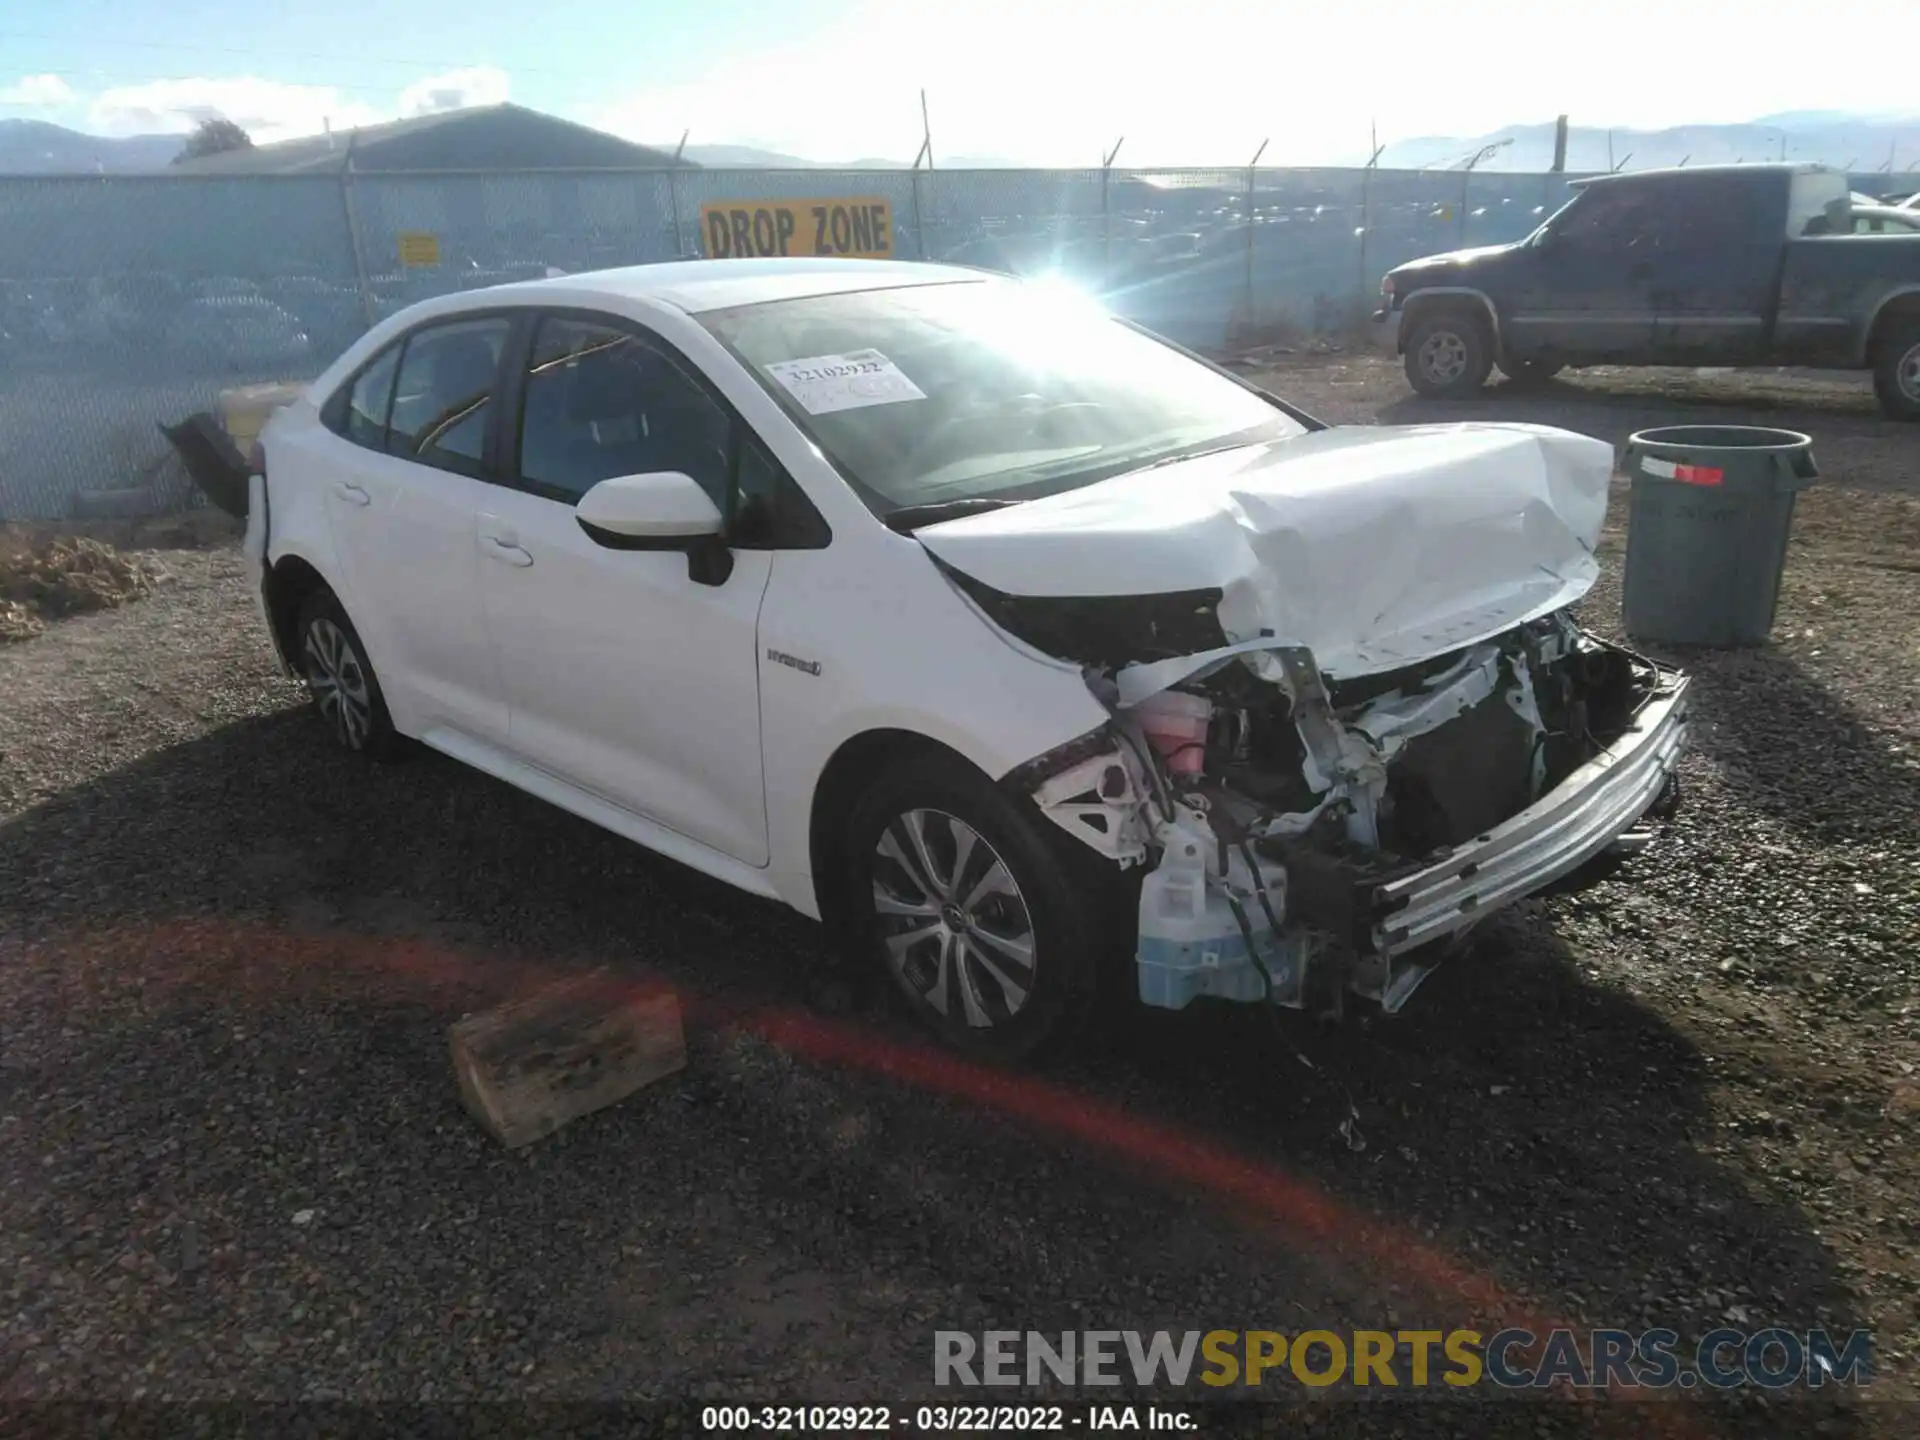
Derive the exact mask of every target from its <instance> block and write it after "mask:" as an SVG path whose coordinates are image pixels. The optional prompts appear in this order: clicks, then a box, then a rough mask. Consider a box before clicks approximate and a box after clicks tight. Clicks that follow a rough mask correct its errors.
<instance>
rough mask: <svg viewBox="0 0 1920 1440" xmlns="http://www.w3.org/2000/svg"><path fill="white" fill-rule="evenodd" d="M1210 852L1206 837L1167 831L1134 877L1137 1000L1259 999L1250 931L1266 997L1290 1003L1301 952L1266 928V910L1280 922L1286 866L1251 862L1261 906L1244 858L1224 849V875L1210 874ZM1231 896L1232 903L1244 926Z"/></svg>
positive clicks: (1174, 1004) (1170, 1005)
mask: <svg viewBox="0 0 1920 1440" xmlns="http://www.w3.org/2000/svg"><path fill="white" fill-rule="evenodd" d="M1213 851H1214V846H1213V845H1212V843H1211V842H1210V840H1209V839H1208V838H1207V837H1205V836H1203V835H1201V834H1199V833H1195V832H1192V831H1189V830H1187V829H1184V828H1178V829H1173V830H1171V831H1170V832H1169V834H1168V837H1167V843H1166V846H1165V852H1164V855H1163V857H1162V859H1161V862H1160V864H1159V865H1158V866H1156V867H1155V868H1154V869H1153V870H1152V871H1150V872H1149V873H1148V874H1147V877H1146V879H1145V880H1143V881H1142V882H1141V887H1140V949H1139V953H1138V955H1137V957H1136V959H1137V964H1138V969H1139V977H1140V998H1141V1000H1142V1001H1144V1002H1145V1003H1146V1004H1148V1005H1159V1006H1163V1007H1165V1008H1167V1009H1170V1010H1179V1009H1182V1008H1184V1007H1185V1006H1186V1005H1187V1004H1188V1002H1190V1001H1191V1000H1193V999H1194V997H1195V996H1199V995H1214V996H1218V997H1219V998H1220V999H1223V1000H1263V999H1265V998H1267V982H1266V980H1265V978H1263V977H1262V975H1261V973H1260V968H1259V966H1257V965H1256V964H1255V963H1254V959H1253V954H1252V953H1251V952H1249V951H1248V949H1247V935H1248V934H1249V933H1251V934H1252V936H1253V943H1254V945H1255V946H1256V947H1257V948H1258V953H1259V956H1260V959H1261V961H1262V962H1263V963H1264V964H1265V965H1266V968H1267V973H1268V975H1270V976H1271V977H1272V979H1273V988H1274V997H1273V998H1274V999H1276V1000H1279V1001H1281V1002H1283V1003H1290V1002H1291V1001H1292V999H1294V998H1295V997H1297V994H1298V992H1299V989H1300V980H1301V976H1302V972H1303V970H1304V956H1303V954H1301V953H1300V947H1299V945H1298V944H1297V943H1296V942H1295V941H1293V940H1291V939H1290V938H1289V937H1286V936H1282V935H1275V934H1274V932H1273V925H1272V922H1271V921H1270V920H1269V919H1268V916H1267V911H1268V910H1269V909H1271V910H1272V911H1273V914H1274V916H1276V917H1277V918H1279V919H1280V921H1281V923H1282V924H1284V923H1285V920H1286V898H1287V873H1286V870H1285V869H1284V868H1283V867H1282V866H1280V865H1277V864H1271V863H1269V862H1266V861H1264V860H1263V861H1261V862H1259V864H1260V870H1259V876H1260V883H1261V884H1264V885H1265V887H1266V904H1264V905H1263V904H1261V901H1260V896H1259V893H1258V889H1257V886H1256V884H1255V881H1254V873H1253V872H1252V871H1251V870H1249V869H1248V867H1247V864H1246V861H1245V859H1244V857H1242V855H1241V854H1240V853H1239V852H1238V851H1229V852H1228V859H1227V870H1226V873H1225V874H1224V875H1220V874H1213V873H1209V869H1208V860H1209V854H1210V852H1213ZM1215 863H1216V866H1217V854H1216V855H1215ZM1231 900H1238V901H1239V905H1240V911H1241V914H1242V915H1244V916H1245V918H1246V922H1247V923H1246V928H1245V930H1243V929H1242V928H1241V925H1240V918H1239V917H1238V916H1236V915H1235V914H1234V912H1233V904H1232V903H1230V902H1231Z"/></svg>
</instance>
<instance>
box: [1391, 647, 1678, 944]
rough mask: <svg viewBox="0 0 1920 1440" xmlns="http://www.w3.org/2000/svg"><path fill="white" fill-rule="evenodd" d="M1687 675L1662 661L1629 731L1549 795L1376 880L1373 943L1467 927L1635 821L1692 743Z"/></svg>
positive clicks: (1421, 938) (1574, 864)
mask: <svg viewBox="0 0 1920 1440" xmlns="http://www.w3.org/2000/svg"><path fill="white" fill-rule="evenodd" d="M1690 683H1691V682H1690V681H1689V680H1688V679H1687V678H1686V677H1685V676H1683V675H1679V674H1676V673H1673V672H1671V671H1662V672H1661V675H1660V683H1659V686H1658V688H1657V689H1656V690H1655V692H1654V695H1653V698H1652V699H1650V700H1649V701H1648V702H1647V703H1646V704H1645V705H1643V706H1642V707H1641V709H1640V711H1639V713H1638V714H1637V715H1635V717H1634V721H1633V724H1632V726H1631V727H1630V728H1629V729H1628V730H1627V731H1626V733H1625V734H1623V735H1622V736H1621V737H1620V738H1619V739H1617V740H1615V741H1614V742H1613V744H1612V745H1610V746H1608V747H1607V748H1606V749H1605V750H1603V751H1601V752H1600V754H1598V755H1596V756H1595V757H1594V758H1593V759H1591V760H1589V761H1587V762H1586V764H1584V765H1582V766H1581V767H1580V768H1579V769H1577V770H1575V771H1574V772H1573V773H1572V774H1571V775H1569V776H1567V778H1566V779H1565V780H1562V781H1561V782H1560V783H1559V784H1558V785H1556V786H1554V788H1553V789H1552V790H1551V791H1549V792H1548V793H1547V794H1546V795H1544V796H1542V797H1541V798H1540V799H1539V800H1537V801H1535V802H1534V803H1533V804H1532V805H1529V806H1528V807H1527V808H1526V809H1525V810H1522V811H1521V812H1520V813H1519V814H1517V815H1515V816H1514V817H1513V818H1512V819H1510V820H1506V821H1503V822H1502V823H1501V824H1499V825H1497V826H1495V827H1494V828H1493V829H1492V830H1489V831H1488V832H1487V833H1486V834H1484V835H1482V836H1480V837H1478V838H1477V839H1475V840H1472V841H1469V842H1468V843H1466V844H1464V845H1459V846H1456V847H1455V848H1454V849H1453V850H1452V851H1451V852H1449V853H1448V855H1447V856H1446V858H1445V859H1443V860H1440V861H1437V862H1436V863H1434V864H1432V865H1429V866H1427V867H1425V868H1424V869H1420V870H1415V871H1412V872H1410V873H1408V872H1403V873H1401V874H1399V875H1397V876H1395V877H1394V878H1392V879H1390V880H1386V881H1382V882H1381V883H1379V884H1378V885H1377V886H1376V887H1374V889H1373V893H1372V895H1371V897H1370V899H1371V900H1372V902H1373V903H1372V905H1371V907H1370V908H1371V910H1372V914H1373V916H1374V917H1375V918H1374V921H1373V926H1372V935H1371V940H1372V949H1373V950H1374V952H1375V953H1377V954H1384V955H1388V956H1394V955H1404V954H1406V953H1407V952H1408V951H1409V950H1414V949H1417V948H1419V947H1420V946H1422V945H1425V944H1427V943H1428V942H1430V941H1433V940H1438V939H1441V938H1443V937H1445V936H1448V935H1452V934H1454V933H1456V932H1458V931H1461V930H1464V929H1466V928H1467V927H1468V926H1469V925H1473V924H1476V923H1478V922H1479V921H1481V920H1483V919H1485V918H1486V917H1487V916H1488V915H1489V914H1491V913H1492V912H1493V911H1495V910H1498V909H1500V908H1501V907H1502V906H1505V905H1510V904H1512V903H1513V902H1514V901H1515V900H1521V899H1524V898H1525V897H1527V896H1528V895H1531V894H1533V893H1535V892H1536V891H1538V890H1540V889H1542V888H1543V887H1545V886H1546V885H1548V884H1549V883H1551V882H1552V881H1554V880H1557V879H1559V878H1560V877H1561V876H1562V875H1565V874H1566V873H1567V872H1569V871H1571V870H1574V869H1576V868H1578V867H1579V866H1580V865H1581V864H1583V863H1584V862H1586V861H1587V860H1589V859H1591V858H1592V857H1593V856H1595V855H1597V854H1599V853H1600V852H1601V851H1602V850H1605V849H1606V848H1607V847H1608V846H1609V845H1610V844H1611V843H1612V842H1613V841H1614V840H1615V839H1616V838H1617V837H1618V836H1620V835H1622V834H1624V833H1625V832H1627V831H1629V830H1631V829H1633V827H1634V825H1635V823H1636V822H1637V821H1639V819H1640V817H1641V816H1642V815H1644V814H1645V813H1646V811H1647V809H1648V807H1649V806H1651V805H1652V804H1653V803H1654V801H1655V800H1657V799H1658V798H1659V796H1660V790H1661V787H1662V786H1664V785H1665V784H1666V783H1667V777H1668V776H1670V775H1671V774H1672V773H1673V771H1674V767H1675V766H1677V765H1678V764H1679V762H1680V754H1681V751H1682V750H1684V749H1685V748H1686V739H1687V687H1688V686H1689V684H1690Z"/></svg>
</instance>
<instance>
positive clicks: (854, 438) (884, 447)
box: [698, 281, 1303, 516]
mask: <svg viewBox="0 0 1920 1440" xmlns="http://www.w3.org/2000/svg"><path fill="white" fill-rule="evenodd" d="M698 318H699V319H700V320H701V321H702V322H703V323H704V324H705V325H706V326H707V328H708V329H709V330H711V331H712V332H713V333H714V334H715V335H716V336H718V337H719V339H720V340H721V341H722V342H723V343H724V344H726V345H728V346H729V347H731V348H732V350H733V351H734V353H735V354H736V355H738V356H739V357H740V358H741V360H743V361H744V362H745V363H746V365H747V367H748V368H749V369H751V370H752V371H753V372H754V375H755V376H756V378H758V379H759V381H760V383H761V384H763V385H764V386H766V388H767V390H768V391H769V393H771V394H772V395H773V396H774V398H775V399H777V400H778V401H779V402H780V403H781V404H782V405H783V406H784V407H785V408H786V410H787V413H788V414H790V415H791V416H792V417H793V418H794V420H795V421H796V422H797V423H798V424H799V425H800V427H801V428H802V429H803V430H804V431H806V433H807V434H808V435H809V436H810V437H811V438H812V439H813V441H814V442H815V443H816V444H817V445H819V447H820V448H821V449H822V450H823V451H825V452H826V454H827V455H828V456H829V457H830V458H831V459H832V460H833V461H834V462H835V464H837V465H838V466H839V467H840V470H841V472H842V473H843V474H845V475H846V476H847V478H848V479H849V480H850V481H852V483H853V485H854V487H855V488H856V489H857V490H859V491H860V492H861V496H862V498H863V499H864V500H866V502H867V503H868V505H869V506H871V507H872V508H873V509H874V511H875V512H876V513H877V514H880V515H882V516H885V515H887V514H889V513H891V512H894V511H897V510H905V509H907V508H908V507H922V506H935V507H944V506H946V505H947V504H949V503H959V502H966V501H975V502H979V503H986V502H988V501H990V500H1001V501H1015V500H1025V499H1032V498H1034V497H1036V496H1040V495H1051V494H1056V493H1058V492H1060V491H1063V490H1070V489H1075V488H1077V487H1079V486H1082V485H1090V484H1092V483H1093V482H1095V481H1096V480H1103V479H1106V478H1108V477H1109V476H1112V475H1117V474H1120V473H1121V472H1123V471H1126V470H1133V469H1137V468H1139V467H1141V466H1144V465H1151V464H1154V463H1156V462H1158V461H1164V460H1170V459H1176V458H1179V457H1181V456H1184V455H1187V454H1197V453H1199V452H1200V451H1203V450H1213V449H1219V448H1222V447H1225V446H1231V445H1243V444H1255V443H1258V442H1261V441H1266V440H1279V439H1285V438H1287V437H1289V436H1294V435H1299V434H1301V433H1303V427H1302V426H1301V425H1300V424H1298V423H1297V422H1296V421H1294V420H1293V419H1292V418H1290V417H1289V416H1287V415H1286V414H1285V413H1283V412H1281V411H1279V410H1276V409H1275V408H1274V406H1273V405H1272V403H1270V402H1269V401H1267V400H1265V399H1263V398H1262V397H1261V396H1260V395H1258V394H1256V393H1255V392H1253V391H1251V390H1249V389H1247V388H1246V387H1244V386H1242V385H1240V384H1238V383H1237V382H1235V381H1233V380H1231V379H1229V378H1227V377H1226V376H1224V375H1221V374H1218V373H1217V372H1215V371H1213V370H1210V369H1208V368H1207V367H1206V366H1205V365H1201V364H1198V363H1196V362H1195V361H1193V360H1191V359H1189V358H1188V357H1187V356H1185V355H1182V354H1181V353H1180V352H1179V351H1177V350H1174V349H1172V348H1171V347H1169V346H1167V345H1163V344H1161V343H1160V342H1159V341H1157V340H1154V339H1152V338H1150V337H1149V336H1146V335H1143V334H1141V333H1140V332H1139V331H1136V330H1133V329H1130V328H1129V327H1127V326H1126V325H1123V324H1121V323H1120V322H1118V321H1116V320H1114V319H1113V318H1112V317H1110V316H1108V315H1105V314H1103V313H1102V312H1101V311H1100V310H1098V309H1097V308H1095V307H1094V306H1093V305H1092V304H1090V303H1089V302H1087V301H1085V300H1084V299H1081V298H1079V297H1077V296H1072V295H1057V294H1055V293H1053V292H1052V291H1051V290H1050V289H1048V288H1047V287H1042V286H1028V285H1021V284H1017V283H1014V282H1001V281H978V282H962V283H957V284H948V285H913V286H902V287H900V288H898V289H891V290H869V291H862V292H856V293H852V294H840V295H819V296H813V297H809V298H806V299H801V300H782V301H773V302H769V303H767V304H762V305H746V306H741V307H739V308H736V309H733V310H722V311H716V312H713V313H711V314H707V315H702V316H700V317H698Z"/></svg>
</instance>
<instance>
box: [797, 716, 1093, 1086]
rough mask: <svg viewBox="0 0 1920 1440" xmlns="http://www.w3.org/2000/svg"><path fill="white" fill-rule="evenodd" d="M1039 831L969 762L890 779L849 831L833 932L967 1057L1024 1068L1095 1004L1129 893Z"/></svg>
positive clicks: (942, 763)
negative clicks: (1121, 900) (1123, 897)
mask: <svg viewBox="0 0 1920 1440" xmlns="http://www.w3.org/2000/svg"><path fill="white" fill-rule="evenodd" d="M1045 823H1046V822H1045V820H1044V817H1041V816H1038V815H1032V814H1029V813H1027V812H1026V811H1025V810H1024V809H1023V808H1022V807H1021V805H1020V804H1019V802H1018V801H1017V800H1016V799H1014V798H1013V797H1011V796H1009V795H1007V794H1005V793H1003V792H1002V791H1000V790H999V789H997V788H996V787H995V786H994V785H993V784H992V783H991V782H990V781H989V780H987V779H986V777H985V776H983V775H981V774H979V773H978V772H977V771H975V770H973V768H972V767H971V766H969V765H967V764H966V763H965V762H964V761H961V760H959V759H958V758H957V757H953V756H947V755H940V754H936V753H929V754H926V755H923V756H915V757H913V758H911V759H907V760H903V761H900V762H898V763H896V764H895V765H893V766H892V767H890V768H889V769H887V770H886V771H884V772H882V774H881V775H880V776H879V778H878V779H876V780H875V781H874V782H873V783H872V784H871V785H870V786H868V787H867V790H866V791H865V793H863V794H862V795H861V797H860V798H859V800H858V801H856V802H855V804H854V805H853V807H852V809H851V811H850V812H849V815H848V818H847V823H846V827H845V829H844V830H843V832H842V835H841V844H840V848H839V856H838V865H837V870H838V876H837V883H836V890H837V892H838V901H839V903H838V905H837V907H836V908H837V909H838V911H839V912H840V913H839V915H838V916H836V917H835V918H836V919H837V920H838V922H839V925H838V927H837V928H841V929H842V931H843V933H844V935H845V937H846V942H847V944H848V945H849V946H850V947H851V948H853V949H854V950H855V951H857V952H858V953H857V956H856V958H858V959H859V960H860V961H861V962H862V963H864V964H871V965H877V966H878V967H879V969H880V973H881V974H883V975H885V976H886V977H887V983H888V984H889V986H890V987H891V988H892V989H893V990H894V991H895V992H896V993H897V994H898V995H900V997H901V998H902V1000H903V1001H904V1002H905V1004H906V1006H907V1008H908V1009H909V1010H910V1011H911V1012H912V1013H913V1015H914V1017H915V1019H917V1020H918V1021H919V1022H920V1023H921V1024H922V1025H924V1026H926V1027H927V1028H928V1029H930V1030H932V1031H933V1032H934V1033H935V1034H936V1035H938V1036H939V1037H940V1038H941V1039H942V1040H943V1041H945V1042H946V1043H947V1044H948V1045H950V1046H952V1047H953V1048H954V1049H956V1050H959V1051H961V1052H963V1053H965V1054H968V1055H972V1056H976V1057H978V1058H982V1059H988V1060H996V1061H1012V1060H1023V1059H1027V1058H1030V1057H1032V1056H1034V1055H1036V1054H1037V1053H1039V1052H1040V1051H1041V1050H1042V1049H1046V1048H1051V1047H1054V1046H1057V1045H1059V1044H1061V1043H1063V1042H1064V1041H1066V1040H1067V1039H1068V1038H1069V1036H1070V1035H1071V1034H1072V1033H1073V1032H1074V1031H1075V1030H1076V1029H1078V1028H1079V1026H1080V1025H1081V1024H1083V1023H1084V1022H1085V1020H1086V1019H1087V1018H1088V1016H1089V1015H1090V1014H1091V1012H1092V1010H1093V1008H1094V1002H1095V998H1096V989H1097V987H1096V975H1097V971H1098V965H1099V962H1100V959H1101V958H1102V955H1103V953H1104V952H1105V950H1106V949H1107V948H1108V946H1109V945H1110V944H1111V942H1112V941H1113V939H1114V938H1115V937H1114V931H1115V925H1114V924H1113V921H1114V918H1115V910H1116V908H1117V907H1116V906H1115V905H1114V903H1113V899H1114V895H1115V893H1116V892H1117V891H1119V890H1120V888H1121V887H1120V886H1119V885H1118V884H1117V883H1116V884H1104V883H1102V879H1103V876H1102V875H1100V874H1098V873H1095V872H1094V866H1095V865H1101V864H1103V863H1104V862H1099V861H1098V858H1097V857H1095V856H1093V855H1092V853H1091V852H1088V854H1087V855H1086V856H1084V857H1083V856H1080V855H1077V854H1073V853H1071V852H1070V851H1069V849H1068V847H1069V846H1070V844H1071V843H1072V842H1071V841H1070V840H1069V839H1068V838H1067V837H1065V836H1054V835H1049V834H1047V833H1046V831H1045ZM1112 873H1113V877H1114V879H1115V880H1116V881H1117V878H1118V871H1113V872H1112Z"/></svg>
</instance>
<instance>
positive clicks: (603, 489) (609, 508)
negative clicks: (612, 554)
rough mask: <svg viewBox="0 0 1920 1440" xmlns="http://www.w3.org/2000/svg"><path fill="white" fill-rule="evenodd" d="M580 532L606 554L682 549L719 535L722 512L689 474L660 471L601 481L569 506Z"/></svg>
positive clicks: (675, 471) (676, 471)
mask: <svg viewBox="0 0 1920 1440" xmlns="http://www.w3.org/2000/svg"><path fill="white" fill-rule="evenodd" d="M573 513H574V518H575V519H576V520H578V521H579V522H580V528H581V529H582V530H584V531H586V532H587V534H588V535H589V536H591V537H592V538H593V539H594V540H595V541H597V542H598V543H600V544H602V545H605V546H606V547H607V548H608V549H609V550H685V549H686V548H687V547H688V546H690V545H691V544H692V543H693V542H694V541H696V540H698V539H700V538H701V537H702V536H705V535H718V534H719V533H720V511H719V508H718V507H717V506H716V505H715V504H714V503H713V501H712V499H711V498H709V496H708V495H707V492H706V491H704V490H702V489H701V488H700V486H699V483H698V482H697V481H695V480H694V478H693V477H692V476H691V475H683V474H682V473H681V472H680V471H678V470H658V471H655V472H653V473H652V474H648V475H621V476H618V477H616V478H615V479H612V480H602V481H601V482H600V483H599V484H598V485H596V486H594V487H593V488H592V489H591V490H589V491H587V493H586V494H584V495H582V496H581V497H580V500H579V503H578V504H576V505H575V506H574V507H573Z"/></svg>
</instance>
